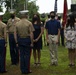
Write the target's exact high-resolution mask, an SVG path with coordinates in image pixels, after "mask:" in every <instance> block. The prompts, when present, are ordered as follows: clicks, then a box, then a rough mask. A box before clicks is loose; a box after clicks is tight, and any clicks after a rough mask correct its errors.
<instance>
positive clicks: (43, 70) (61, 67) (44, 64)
mask: <svg viewBox="0 0 76 75" xmlns="http://www.w3.org/2000/svg"><path fill="white" fill-rule="evenodd" d="M41 52H42V56H41V66H39V67H34V64H33V63H34V60H33V56H31V70H32V73H31V74H30V75H76V67H73V68H70V67H69V66H68V63H69V60H68V51H67V49H65V48H64V47H61V46H60V47H59V49H58V66H50V65H49V64H50V53H49V49H48V47H47V46H45V47H43V49H42V51H41ZM6 63H7V64H6V68H7V70H8V72H7V73H6V74H0V75H21V72H20V68H19V65H17V66H11V65H10V64H11V62H10V53H9V47H8V48H7V61H6Z"/></svg>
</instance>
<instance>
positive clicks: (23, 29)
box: [14, 10, 34, 74]
mask: <svg viewBox="0 0 76 75" xmlns="http://www.w3.org/2000/svg"><path fill="white" fill-rule="evenodd" d="M27 13H28V10H24V11H20V15H21V20H20V21H19V22H18V23H16V28H15V30H14V36H15V40H16V44H17V43H18V45H19V49H20V69H21V72H22V74H28V73H31V71H30V55H31V46H32V45H33V31H34V28H33V25H32V23H31V22H30V21H28V20H27V19H26V17H27ZM17 34H18V36H19V38H18V40H17Z"/></svg>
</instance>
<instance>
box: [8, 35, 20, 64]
mask: <svg viewBox="0 0 76 75" xmlns="http://www.w3.org/2000/svg"><path fill="white" fill-rule="evenodd" d="M9 46H10V56H11V62H12V65H16V64H18V63H19V49H18V47H16V43H15V39H14V35H13V34H9Z"/></svg>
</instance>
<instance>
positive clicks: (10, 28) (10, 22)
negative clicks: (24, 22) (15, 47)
mask: <svg viewBox="0 0 76 75" xmlns="http://www.w3.org/2000/svg"><path fill="white" fill-rule="evenodd" d="M19 21H20V19H19V18H17V17H15V19H9V20H8V23H7V30H8V32H9V33H14V27H15V24H16V23H17V22H19Z"/></svg>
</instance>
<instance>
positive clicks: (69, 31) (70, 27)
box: [64, 14, 76, 67]
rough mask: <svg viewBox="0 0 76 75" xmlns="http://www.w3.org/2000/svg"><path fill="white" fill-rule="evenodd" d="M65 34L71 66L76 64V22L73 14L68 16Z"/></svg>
mask: <svg viewBox="0 0 76 75" xmlns="http://www.w3.org/2000/svg"><path fill="white" fill-rule="evenodd" d="M64 35H65V39H66V44H65V46H66V48H68V57H69V62H70V63H69V66H70V67H72V66H75V48H76V41H75V36H76V32H75V24H74V16H73V15H72V14H71V15H69V16H68V19H67V24H66V26H65V29H64Z"/></svg>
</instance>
